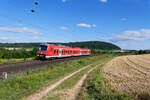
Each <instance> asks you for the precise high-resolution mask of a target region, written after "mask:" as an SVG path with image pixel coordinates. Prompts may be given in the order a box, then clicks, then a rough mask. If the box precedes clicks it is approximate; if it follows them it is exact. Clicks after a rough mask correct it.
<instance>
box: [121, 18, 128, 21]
mask: <svg viewBox="0 0 150 100" xmlns="http://www.w3.org/2000/svg"><path fill="white" fill-rule="evenodd" d="M120 20H121V21H127V20H128V19H127V18H121V19H120Z"/></svg>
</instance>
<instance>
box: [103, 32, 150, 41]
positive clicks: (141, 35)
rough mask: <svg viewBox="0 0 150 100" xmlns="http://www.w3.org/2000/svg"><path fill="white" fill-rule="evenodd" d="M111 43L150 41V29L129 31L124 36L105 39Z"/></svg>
mask: <svg viewBox="0 0 150 100" xmlns="http://www.w3.org/2000/svg"><path fill="white" fill-rule="evenodd" d="M103 39H104V40H108V41H111V42H120V41H130V40H148V39H150V29H140V30H127V31H124V32H123V34H120V35H115V36H112V37H107V38H103Z"/></svg>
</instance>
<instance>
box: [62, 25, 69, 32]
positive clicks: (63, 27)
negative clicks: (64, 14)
mask: <svg viewBox="0 0 150 100" xmlns="http://www.w3.org/2000/svg"><path fill="white" fill-rule="evenodd" d="M60 29H61V30H64V31H67V30H69V28H68V27H65V26H61V27H60Z"/></svg>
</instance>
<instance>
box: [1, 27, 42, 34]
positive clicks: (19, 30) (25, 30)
mask: <svg viewBox="0 0 150 100" xmlns="http://www.w3.org/2000/svg"><path fill="white" fill-rule="evenodd" d="M0 31H6V32H14V33H28V34H35V35H36V34H41V32H39V31H37V30H34V29H30V28H26V27H23V28H12V27H0Z"/></svg>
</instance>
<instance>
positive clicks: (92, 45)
mask: <svg viewBox="0 0 150 100" xmlns="http://www.w3.org/2000/svg"><path fill="white" fill-rule="evenodd" d="M49 43H50V44H55V45H65V46H70V47H79V48H89V49H101V50H120V47H118V46H116V45H114V44H112V43H107V42H101V41H85V42H69V43H54V42H49ZM39 44H41V43H0V47H1V48H3V47H5V48H33V47H37V46H38V45H39Z"/></svg>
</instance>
